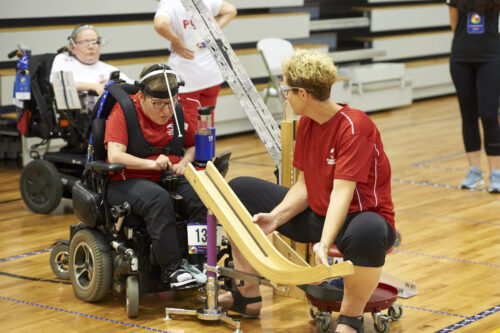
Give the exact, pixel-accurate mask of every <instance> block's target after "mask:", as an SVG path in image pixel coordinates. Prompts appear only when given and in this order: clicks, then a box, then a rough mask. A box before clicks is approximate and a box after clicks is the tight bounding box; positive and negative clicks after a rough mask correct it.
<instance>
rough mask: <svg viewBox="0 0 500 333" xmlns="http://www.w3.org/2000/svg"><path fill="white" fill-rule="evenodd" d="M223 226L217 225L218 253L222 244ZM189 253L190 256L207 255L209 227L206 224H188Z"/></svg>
mask: <svg viewBox="0 0 500 333" xmlns="http://www.w3.org/2000/svg"><path fill="white" fill-rule="evenodd" d="M223 230H224V229H223V228H222V226H221V225H219V224H218V225H217V241H216V246H217V253H219V250H220V246H221V243H222V231H223ZM187 235H188V252H189V254H206V253H207V225H206V224H205V223H198V222H190V223H188V224H187Z"/></svg>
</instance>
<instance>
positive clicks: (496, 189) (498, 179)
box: [488, 169, 500, 193]
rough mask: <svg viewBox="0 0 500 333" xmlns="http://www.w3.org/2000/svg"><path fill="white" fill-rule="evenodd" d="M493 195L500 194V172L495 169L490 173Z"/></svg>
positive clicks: (490, 189)
mask: <svg viewBox="0 0 500 333" xmlns="http://www.w3.org/2000/svg"><path fill="white" fill-rule="evenodd" d="M488 191H490V192H491V193H500V170H499V169H493V170H491V173H490V188H489V189H488Z"/></svg>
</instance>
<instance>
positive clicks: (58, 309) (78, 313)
mask: <svg viewBox="0 0 500 333" xmlns="http://www.w3.org/2000/svg"><path fill="white" fill-rule="evenodd" d="M0 299H3V300H6V301H11V302H16V303H21V304H26V305H32V306H36V307H39V308H43V309H48V310H55V311H60V312H64V313H68V314H73V315H77V316H82V317H87V318H91V319H98V320H103V321H107V322H110V323H113V324H120V325H124V326H130V327H135V328H141V329H145V330H148V331H153V332H160V333H168V332H167V331H163V330H159V329H156V328H151V327H147V326H141V325H135V324H130V323H126V322H124V321H118V320H113V319H108V318H104V317H98V316H93V315H89V314H85V313H81V312H75V311H70V310H65V309H61V308H56V307H53V306H48V305H43V304H38V303H32V302H28V301H23V300H19V299H15V298H10V297H5V296H0Z"/></svg>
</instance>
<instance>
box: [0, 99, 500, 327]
mask: <svg viewBox="0 0 500 333" xmlns="http://www.w3.org/2000/svg"><path fill="white" fill-rule="evenodd" d="M371 117H372V119H373V120H374V121H375V123H376V124H377V125H378V127H379V129H380V131H381V133H382V138H383V142H384V145H385V150H386V152H387V154H388V156H389V158H390V161H391V165H392V173H393V174H392V178H393V181H392V189H393V198H394V203H395V209H396V226H397V228H398V230H399V232H400V233H401V234H402V243H401V245H400V246H399V247H398V248H396V249H395V250H394V251H393V252H392V253H391V254H390V255H389V256H388V258H387V263H386V266H385V269H384V270H385V271H386V272H387V273H389V274H392V275H395V276H398V277H400V278H404V279H407V280H412V281H415V282H416V283H417V284H418V288H419V293H418V295H416V296H413V297H411V298H407V299H403V298H399V299H398V303H400V304H401V305H402V306H403V316H402V318H401V320H400V321H398V322H393V323H392V324H391V332H452V331H458V332H460V333H462V332H463V333H465V332H492V331H495V332H500V194H490V193H488V192H486V191H485V188H480V189H478V190H461V189H459V187H458V185H459V184H460V182H461V181H462V179H463V178H464V177H465V174H466V171H467V168H468V166H467V162H466V158H465V155H464V153H463V145H462V139H461V125H460V116H459V112H458V104H457V101H456V98H455V97H443V98H437V99H432V100H427V101H421V102H417V103H414V104H413V105H411V106H408V107H404V108H399V109H397V110H393V111H386V112H379V113H375V114H372V115H371ZM217 150H218V152H223V151H225V150H230V151H232V152H233V155H232V159H231V164H230V171H229V173H228V177H227V178H228V179H231V178H233V177H236V176H240V175H251V176H256V177H261V178H265V179H267V180H271V181H274V175H273V171H274V169H275V168H274V166H273V163H272V160H271V158H270V156H269V155H268V154H267V152H266V150H265V148H264V147H263V145H262V143H261V142H260V140H259V139H258V138H256V137H255V135H253V134H248V135H242V136H238V137H230V138H222V139H218V141H217ZM483 167H484V169H485V170H487V165H486V161H485V160H484V161H483ZM20 171H21V169H20V168H19V167H18V166H17V165H16V164H15V163H10V162H1V163H0V226H1V228H2V229H1V232H0V323H1V324H0V325H1V327H2V328H0V331H3V332H115V331H117V332H118V331H119V332H146V331H152V332H170V333H181V332H201V331H204V332H206V333H210V332H231V331H232V328H230V327H229V326H227V325H226V324H224V323H207V322H201V321H198V320H197V319H194V318H191V317H187V316H179V315H177V316H175V317H174V319H175V320H173V321H169V322H166V321H164V320H163V316H164V308H165V307H166V306H171V307H187V308H197V307H199V304H197V303H195V302H194V300H193V299H194V297H195V295H196V293H195V292H165V293H158V294H150V295H146V296H143V297H142V298H141V303H140V304H141V306H140V311H139V317H138V318H136V319H129V318H128V317H127V315H126V312H125V303H124V299H123V297H118V296H114V295H113V294H112V293H110V294H109V296H107V297H106V298H105V299H104V300H103V301H101V302H98V303H94V304H90V303H84V302H82V301H80V300H79V299H77V298H76V297H75V296H74V294H73V290H72V287H71V285H70V284H68V283H67V282H66V281H61V280H58V279H56V278H55V277H54V275H53V274H52V272H51V270H50V267H49V256H50V246H51V244H52V243H53V242H55V241H57V240H59V239H67V238H68V235H69V225H70V224H72V223H76V222H77V219H76V217H75V216H74V214H73V213H72V209H71V202H70V201H68V200H63V202H62V204H61V205H60V206H59V207H58V208H57V209H56V211H55V212H53V213H51V214H50V215H40V214H34V213H32V212H30V211H29V210H28V209H27V208H26V207H25V205H24V204H23V201H22V199H21V195H20V193H19V175H20ZM486 183H487V182H486ZM486 186H487V185H486ZM262 290H263V292H264V308H263V311H262V315H261V318H260V319H243V320H242V329H243V332H246V333H250V332H273V333H274V332H316V331H317V330H316V326H315V323H314V321H313V320H311V318H310V317H309V306H308V304H307V302H306V301H305V300H300V299H292V298H285V297H280V296H273V295H272V291H271V290H270V289H269V288H266V287H262ZM336 317H337V314H336V313H333V320H332V322H333V324H332V327H334V323H335V319H336ZM372 324H373V321H372V318H371V316H370V315H369V314H366V315H365V332H375V330H374V328H373V325H372ZM330 332H333V328H331V329H330Z"/></svg>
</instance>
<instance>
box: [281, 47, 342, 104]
mask: <svg viewBox="0 0 500 333" xmlns="http://www.w3.org/2000/svg"><path fill="white" fill-rule="evenodd" d="M281 68H282V70H283V76H284V77H285V78H286V80H287V82H288V84H289V85H290V86H291V87H292V86H293V87H300V88H304V89H306V90H307V92H309V93H310V94H311V95H312V96H313V97H314V98H316V99H318V100H320V101H324V100H326V99H328V97H330V90H331V88H332V85H333V84H334V83H335V81H336V80H337V67H336V66H335V64H334V63H333V60H332V58H331V57H329V56H328V55H327V54H323V53H319V52H314V51H305V50H297V51H295V52H294V54H293V55H291V56H288V57H286V58H285V59H284V60H283V63H282V64H281Z"/></svg>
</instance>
